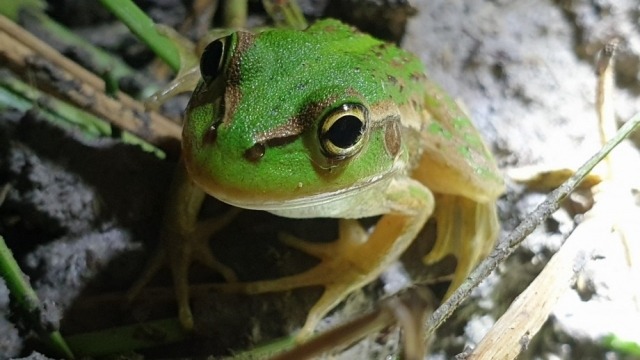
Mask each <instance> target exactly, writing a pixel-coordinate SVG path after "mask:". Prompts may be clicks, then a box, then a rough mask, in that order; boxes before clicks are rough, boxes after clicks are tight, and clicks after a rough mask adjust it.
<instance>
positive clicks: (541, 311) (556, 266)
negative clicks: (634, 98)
mask: <svg viewBox="0 0 640 360" xmlns="http://www.w3.org/2000/svg"><path fill="white" fill-rule="evenodd" d="M614 49H615V44H608V45H607V47H606V48H605V50H604V51H603V55H602V56H601V59H600V62H599V64H598V75H599V78H598V88H597V112H598V115H599V119H600V130H601V139H602V142H603V143H605V142H607V141H609V140H611V139H612V138H614V137H615V130H616V129H615V128H616V126H615V118H614V112H613V110H612V109H611V104H612V99H611V98H612V92H613V90H612V89H613V69H612V66H611V60H612V57H613V50H614ZM616 156H617V153H612V154H611V155H610V156H609V157H608V158H606V159H605V163H606V164H608V168H609V169H608V170H609V174H608V177H607V178H606V179H605V180H604V181H603V183H602V184H600V186H598V187H597V188H596V189H594V191H595V194H594V198H595V200H596V201H595V204H594V206H593V208H592V209H591V210H590V211H589V212H588V213H587V214H585V218H584V221H583V222H582V223H581V224H580V225H578V227H577V228H576V229H575V230H574V232H573V233H572V234H571V236H570V237H569V238H568V239H567V240H566V242H565V243H564V244H563V246H562V248H561V249H560V250H559V251H558V253H556V254H555V255H554V256H553V258H552V259H551V260H550V261H549V263H548V264H547V265H546V267H545V269H544V270H543V271H542V272H541V273H540V275H538V276H537V277H536V279H535V280H534V281H533V282H532V283H531V284H530V285H529V287H527V289H526V290H525V291H524V292H523V293H522V294H520V296H519V297H518V298H517V299H516V300H515V301H514V302H513V303H512V304H511V306H510V307H509V309H508V310H507V312H506V313H505V314H504V315H503V316H502V317H501V318H500V319H499V320H498V321H497V322H496V324H495V325H494V326H493V327H492V329H491V331H490V332H489V333H488V334H487V335H486V336H485V337H484V338H483V339H482V341H481V342H480V343H479V344H478V345H477V347H476V348H475V349H474V351H473V352H472V353H471V354H470V355H468V356H467V357H466V359H514V358H516V357H517V356H518V355H519V354H520V353H521V352H522V351H523V350H524V349H526V347H527V345H528V342H529V340H530V339H531V338H532V337H533V336H534V335H535V334H536V333H537V332H538V331H539V330H540V327H541V326H542V325H543V324H544V322H545V321H546V320H547V318H548V317H549V314H550V313H551V312H552V311H553V309H554V306H555V305H556V304H557V302H558V299H559V298H560V297H561V296H562V295H563V294H564V293H565V292H566V291H567V290H568V289H569V287H570V286H571V285H572V284H573V283H574V282H575V279H576V276H577V274H578V273H579V272H580V271H581V269H582V268H583V267H584V265H585V264H586V263H587V261H589V260H590V259H591V257H592V254H593V253H595V252H596V249H597V247H598V246H599V245H601V243H602V242H603V241H608V239H611V236H612V229H614V228H618V230H619V235H621V240H622V242H623V244H629V242H627V241H625V240H626V236H625V234H631V233H630V232H626V233H625V232H624V231H620V230H621V229H625V228H626V226H624V225H621V224H620V223H621V222H620V220H621V219H619V218H616V216H614V215H613V214H617V213H618V211H619V209H618V210H617V211H616V209H615V208H616V207H618V206H620V204H621V201H620V200H623V197H620V196H618V195H620V194H616V193H617V192H618V191H619V189H621V188H622V189H623V188H624V187H623V186H622V187H621V186H620V184H617V185H616V184H615V178H616V173H618V174H619V171H616V169H618V170H619V169H620V168H619V167H616V166H613V165H614V164H616V163H618V164H619V162H617V161H616ZM627 189H628V188H627ZM628 198H629V196H627V199H628ZM623 202H624V201H623ZM627 202H628V201H627ZM629 211H633V210H631V209H629ZM624 212H626V211H624ZM636 212H637V208H636ZM622 224H624V223H622ZM632 243H633V242H632ZM623 246H625V247H626V248H627V250H628V251H630V250H629V248H630V246H629V245H623ZM628 258H629V259H631V258H633V256H628ZM631 265H632V264H631V263H629V266H630V267H631ZM631 283H633V281H631Z"/></svg>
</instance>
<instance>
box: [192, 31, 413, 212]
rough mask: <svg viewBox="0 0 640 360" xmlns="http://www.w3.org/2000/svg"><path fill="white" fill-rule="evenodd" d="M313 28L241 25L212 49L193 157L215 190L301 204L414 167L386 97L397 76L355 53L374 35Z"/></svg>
mask: <svg viewBox="0 0 640 360" xmlns="http://www.w3.org/2000/svg"><path fill="white" fill-rule="evenodd" d="M336 26H341V27H344V28H346V27H345V26H344V25H342V24H340V23H337V22H336ZM312 29H313V27H312V28H310V29H309V30H307V31H304V32H300V31H290V30H275V31H268V32H263V33H260V34H252V33H247V32H237V33H234V34H231V35H229V36H227V37H224V38H221V39H218V40H215V41H213V42H212V43H210V44H209V45H208V46H207V47H206V49H205V51H204V53H203V55H202V58H201V63H200V71H201V74H202V78H203V80H202V81H201V82H200V84H199V85H198V87H197V88H196V90H195V92H194V94H193V96H192V98H191V100H190V103H189V106H188V108H187V115H186V120H185V125H184V131H183V154H184V159H185V162H186V165H187V169H188V171H189V173H190V175H191V176H192V178H193V179H194V181H195V182H196V183H197V184H198V185H200V186H201V187H202V188H203V189H205V191H206V192H208V193H209V194H211V195H213V196H214V197H216V198H218V199H220V200H222V201H225V202H227V203H230V204H233V205H236V206H239V207H244V208H252V209H263V210H274V209H278V210H279V209H283V208H297V207H305V206H310V205H314V204H320V203H323V202H325V201H329V200H331V199H334V198H335V196H340V194H347V193H349V192H351V191H357V190H359V189H362V188H363V187H367V186H369V185H371V184H374V183H376V182H377V181H380V180H382V179H385V178H388V177H389V176H390V175H391V174H393V173H395V172H397V171H403V170H404V168H405V165H406V161H405V160H406V154H405V151H404V148H403V144H402V141H401V140H402V139H401V126H400V121H399V119H400V116H401V114H400V109H399V107H398V105H397V102H396V101H391V100H392V99H389V97H388V96H386V95H384V90H385V89H384V87H385V81H387V76H388V75H387V74H382V73H380V74H378V73H376V72H374V71H369V70H368V67H367V65H366V64H362V63H361V61H362V59H365V58H366V56H363V54H362V53H361V51H359V50H357V49H356V50H355V51H352V50H354V49H353V48H352V47H353V46H356V45H357V46H362V44H360V42H358V41H356V42H354V41H353V40H357V39H359V38H360V37H364V35H358V36H356V35H354V33H353V32H352V31H351V30H350V29H349V28H346V29H349V30H350V31H349V32H348V33H347V34H338V35H340V36H342V38H345V39H346V42H345V41H342V43H340V42H336V41H332V38H329V39H323V38H322V36H320V35H319V34H318V33H314V31H313V30H312ZM325 30H326V29H325ZM336 31H337V32H341V31H342V32H344V31H346V30H344V29H341V28H340V29H338V30H336ZM333 35H334V36H333V37H334V38H335V37H336V34H335V33H334V34H333ZM370 39H371V40H373V39H372V38H370V37H368V36H367V37H366V39H364V40H367V41H371V40H370ZM349 40H351V42H352V44H350V43H349V42H348V41H349ZM376 41H377V40H376ZM365 55H366V54H365ZM383 77H384V78H383ZM383 80H384V81H383Z"/></svg>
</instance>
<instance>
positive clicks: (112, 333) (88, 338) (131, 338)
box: [67, 318, 190, 357]
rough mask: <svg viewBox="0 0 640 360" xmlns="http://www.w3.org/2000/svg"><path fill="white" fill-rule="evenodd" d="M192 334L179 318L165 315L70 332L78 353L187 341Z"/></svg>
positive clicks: (109, 352)
mask: <svg viewBox="0 0 640 360" xmlns="http://www.w3.org/2000/svg"><path fill="white" fill-rule="evenodd" d="M189 336H190V334H189V333H188V332H186V331H185V330H184V329H183V328H182V325H180V322H179V321H178V319H175V318H173V319H163V320H156V321H151V322H147V323H141V324H135V325H128V326H121V327H117V328H111V329H106V330H100V331H96V332H91V333H84V334H79V335H74V336H68V337H67V341H68V342H69V345H70V346H71V348H72V349H73V350H74V351H75V353H76V354H77V355H78V356H83V357H84V356H91V357H96V356H106V355H113V354H118V353H124V352H129V351H132V350H137V349H144V348H152V347H157V346H161V345H167V344H171V343H176V342H179V341H183V340H185V339H187V338H188V337H189Z"/></svg>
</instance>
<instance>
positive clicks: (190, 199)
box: [134, 19, 505, 339]
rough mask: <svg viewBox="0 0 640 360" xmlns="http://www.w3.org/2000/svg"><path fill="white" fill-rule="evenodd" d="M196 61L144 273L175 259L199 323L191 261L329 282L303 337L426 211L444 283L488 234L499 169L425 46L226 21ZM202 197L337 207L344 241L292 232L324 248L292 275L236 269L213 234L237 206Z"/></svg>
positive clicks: (274, 206)
mask: <svg viewBox="0 0 640 360" xmlns="http://www.w3.org/2000/svg"><path fill="white" fill-rule="evenodd" d="M189 74H191V77H190V79H191V80H189V82H190V83H194V82H195V81H197V85H195V90H194V91H193V93H192V95H191V98H190V100H189V103H188V105H187V109H186V115H185V120H184V125H183V133H182V157H181V161H180V164H179V166H178V170H177V175H176V177H175V178H174V181H173V184H172V189H171V191H170V196H169V204H170V205H169V206H168V207H167V211H166V214H165V224H164V229H163V231H162V234H163V235H162V239H161V240H162V241H163V243H164V245H165V246H164V248H163V249H164V250H161V251H160V252H159V253H158V254H157V255H156V257H155V259H156V260H157V261H153V262H152V264H153V265H152V266H150V267H149V268H148V270H147V272H146V275H144V276H143V277H142V279H145V280H141V281H140V282H139V283H138V285H137V286H135V287H134V288H136V289H139V288H140V287H141V286H143V285H142V284H144V283H145V282H146V281H147V279H148V278H149V277H150V276H151V274H153V273H154V272H155V271H157V269H158V267H159V266H160V265H159V264H160V262H161V261H160V260H162V259H164V260H166V261H168V262H169V264H170V267H171V270H172V276H173V281H174V286H175V292H176V298H177V302H178V308H179V311H178V312H179V318H180V321H181V323H182V324H183V326H184V327H186V328H192V327H193V323H194V320H193V315H192V314H191V311H190V307H189V284H188V280H187V278H188V272H189V266H190V264H191V263H192V262H193V261H199V262H202V263H203V264H205V265H207V266H209V267H211V268H212V269H214V270H215V271H217V272H219V273H221V274H222V275H223V276H224V278H225V279H227V280H228V282H227V283H224V284H220V285H217V288H219V289H220V290H221V291H238V292H243V293H247V294H257V293H265V292H278V291H287V290H292V289H296V288H300V287H308V286H322V287H323V288H324V290H323V293H322V295H321V296H320V298H319V299H318V300H317V301H316V302H315V304H314V305H313V307H312V308H311V309H310V310H309V313H308V315H307V318H306V321H305V323H304V325H302V328H301V329H300V331H299V333H298V338H300V339H306V338H308V337H309V336H311V335H312V334H313V332H314V330H315V328H316V326H317V325H318V323H319V321H320V320H321V319H322V318H323V317H324V316H325V315H327V313H329V312H330V311H331V310H332V309H333V308H334V307H336V306H337V305H338V304H339V303H340V302H341V301H342V300H344V299H345V298H346V297H347V296H348V295H349V294H350V293H352V292H354V291H356V290H358V289H360V288H362V287H364V286H365V285H367V284H369V283H371V282H373V281H374V280H375V279H376V278H378V277H379V276H380V274H381V273H382V272H383V271H384V270H385V269H386V268H388V267H389V266H390V265H391V264H392V263H393V262H395V261H397V260H398V259H399V257H400V256H401V255H402V254H403V252H404V251H405V250H406V249H407V248H408V247H409V245H410V244H411V243H412V242H413V240H414V239H415V238H416V236H417V235H418V233H419V232H420V231H421V229H422V228H423V227H424V226H425V224H426V223H427V221H428V220H429V219H433V220H434V221H435V223H436V229H437V230H436V240H435V245H434V247H433V248H432V250H431V251H430V252H428V253H427V254H425V255H424V258H423V261H424V263H425V264H427V265H430V264H435V263H437V262H439V261H441V260H443V259H444V258H446V257H449V256H453V257H454V258H455V259H456V260H457V265H456V269H455V272H454V274H453V276H452V278H451V283H450V287H449V289H450V290H449V293H450V292H451V290H452V289H455V288H456V287H457V286H458V285H460V284H461V283H462V282H463V281H464V279H465V277H466V276H467V275H468V274H469V273H470V271H471V270H472V269H473V268H474V267H475V266H476V265H477V264H478V262H479V261H480V260H481V259H482V258H483V257H484V256H486V254H488V252H489V251H490V249H491V248H492V247H493V244H494V242H495V239H496V238H497V234H498V231H499V223H498V216H497V209H496V202H497V199H498V198H499V197H500V195H501V194H502V193H503V191H504V186H505V185H504V182H503V178H502V176H501V175H500V172H499V170H498V167H497V164H496V162H495V160H494V158H493V156H492V155H491V153H490V151H489V149H488V147H487V145H486V144H485V142H484V141H483V139H482V138H481V136H480V134H479V132H478V131H477V130H476V128H475V127H474V126H473V124H472V122H471V120H470V119H469V117H468V116H467V115H466V113H465V112H464V111H463V110H462V109H461V107H460V106H459V105H458V104H457V102H456V101H455V100H454V99H453V98H452V97H450V96H449V95H447V94H446V92H445V91H444V90H442V88H440V87H439V86H438V85H436V84H435V83H434V82H432V81H431V80H429V78H428V77H427V74H426V70H425V68H424V66H423V64H422V63H421V61H420V60H419V59H418V58H417V57H416V56H415V55H413V54H411V53H409V52H407V51H405V50H403V49H401V48H399V47H398V46H396V45H394V44H390V43H387V42H384V41H381V40H378V39H376V38H374V37H372V36H370V35H367V34H365V33H362V32H360V31H358V30H357V29H355V28H353V27H351V26H349V25H346V24H343V23H342V22H340V21H338V20H334V19H323V20H319V21H317V22H315V23H314V24H312V25H311V26H309V27H308V28H307V29H305V30H295V29H284V28H276V29H270V30H266V31H260V32H250V31H245V30H238V31H232V32H229V33H227V34H225V35H224V36H221V37H219V38H217V39H215V40H213V41H211V42H209V43H208V45H206V47H204V50H203V52H202V55H201V57H200V60H199V64H197V70H196V71H189ZM193 74H197V75H199V76H197V78H196V80H194V77H193V76H192V75H193ZM206 195H210V196H213V197H214V198H216V199H218V200H220V201H222V202H225V203H227V204H230V205H232V206H234V207H235V208H238V209H251V210H262V211H268V212H270V213H273V214H275V215H278V216H283V217H288V218H336V219H338V222H339V231H338V233H339V234H338V239H337V240H335V241H333V242H330V243H312V242H307V241H305V240H302V239H295V238H292V237H286V238H285V239H283V241H285V243H286V244H287V245H288V246H291V247H293V248H295V249H298V250H300V251H303V252H306V253H308V254H310V255H312V256H314V257H317V258H318V259H319V260H320V262H319V263H318V264H317V265H316V266H314V267H312V268H311V269H309V270H307V271H303V272H301V273H297V274H293V275H290V276H285V277H281V278H277V279H267V280H261V281H253V282H241V281H238V279H237V277H236V275H235V273H234V271H233V270H232V269H231V268H230V267H228V265H226V264H223V263H222V262H221V261H219V260H218V259H217V258H216V256H215V254H213V253H212V252H211V250H210V248H209V244H208V241H209V235H210V234H212V233H215V232H216V231H218V230H219V229H220V228H222V227H224V226H226V224H228V223H229V222H230V221H232V219H233V217H234V216H235V215H236V214H237V211H234V212H230V213H229V214H226V215H224V216H222V217H218V218H213V219H210V220H206V221H204V222H198V220H197V215H198V211H199V208H200V206H201V204H202V202H203V200H204V198H205V196H206ZM367 217H379V219H378V220H377V222H376V224H375V226H374V227H373V230H371V231H367V230H366V229H365V228H364V227H363V226H362V225H361V224H360V222H359V221H358V219H362V218H367ZM257 241H258V240H257Z"/></svg>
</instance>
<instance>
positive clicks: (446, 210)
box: [424, 194, 499, 298]
mask: <svg viewBox="0 0 640 360" xmlns="http://www.w3.org/2000/svg"><path fill="white" fill-rule="evenodd" d="M436 203H437V206H436V209H435V211H434V214H433V216H434V218H435V220H436V227H437V235H436V242H435V246H434V248H433V250H431V252H429V254H427V256H425V257H424V262H425V263H426V264H427V265H432V264H434V263H436V262H438V261H440V260H442V259H443V258H445V257H446V256H448V255H453V256H454V257H455V258H456V260H457V266H456V270H455V272H454V274H453V279H452V280H451V285H449V289H448V290H447V294H446V295H445V298H448V297H449V296H450V295H451V293H453V291H455V290H456V289H457V288H458V286H460V284H462V283H463V282H464V280H465V278H466V277H467V276H468V275H469V274H470V273H471V271H472V270H473V269H474V268H475V266H476V265H477V264H478V263H479V262H480V261H481V260H482V259H483V258H484V257H485V256H486V255H487V254H488V253H489V252H490V251H491V249H492V248H493V246H494V243H495V239H496V237H497V235H498V230H499V225H498V218H497V213H496V206H495V203H494V202H488V203H479V202H476V201H473V200H470V199H467V198H465V197H461V196H456V195H442V194H439V195H437V197H436Z"/></svg>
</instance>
